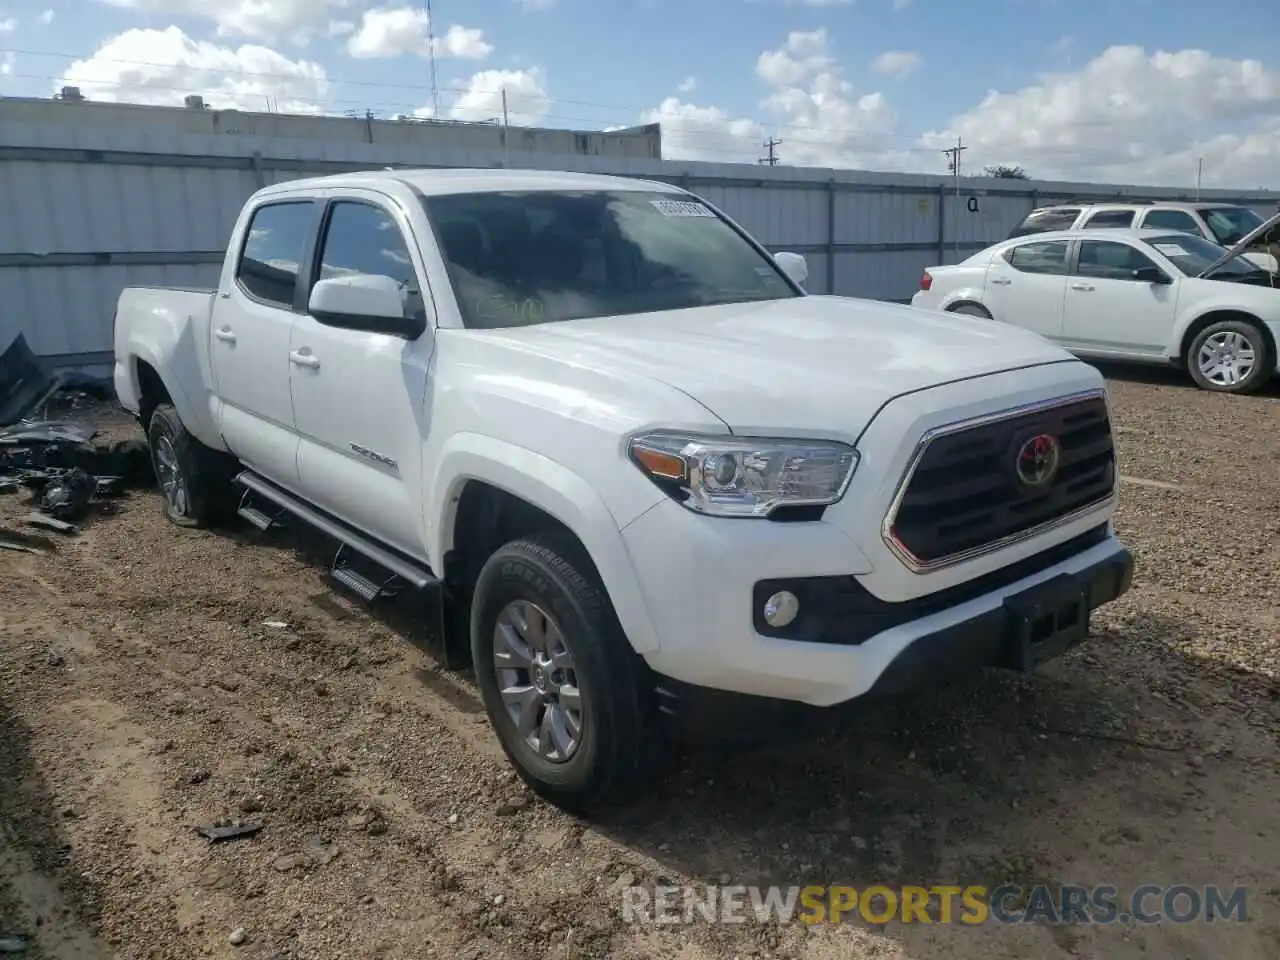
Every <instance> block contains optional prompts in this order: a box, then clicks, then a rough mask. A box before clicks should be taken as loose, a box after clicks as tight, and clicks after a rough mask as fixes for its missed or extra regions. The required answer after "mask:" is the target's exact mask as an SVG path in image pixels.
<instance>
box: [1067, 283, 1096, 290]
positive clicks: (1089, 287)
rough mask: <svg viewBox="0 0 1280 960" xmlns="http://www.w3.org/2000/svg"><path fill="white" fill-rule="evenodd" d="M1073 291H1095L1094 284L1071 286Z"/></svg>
mask: <svg viewBox="0 0 1280 960" xmlns="http://www.w3.org/2000/svg"><path fill="white" fill-rule="evenodd" d="M1071 289H1072V290H1086V291H1087V290H1092V289H1093V284H1092V283H1073V284H1072V285H1071Z"/></svg>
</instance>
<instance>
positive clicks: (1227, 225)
mask: <svg viewBox="0 0 1280 960" xmlns="http://www.w3.org/2000/svg"><path fill="white" fill-rule="evenodd" d="M1200 216H1202V217H1204V222H1205V223H1207V224H1208V225H1209V230H1210V231H1211V232H1212V233H1213V236H1214V239H1216V240H1217V241H1218V242H1219V243H1220V244H1222V245H1223V246H1224V247H1233V246H1235V245H1236V244H1237V243H1239V242H1240V241H1241V240H1243V239H1244V238H1245V236H1246V235H1247V234H1248V233H1249V231H1251V230H1253V229H1254V228H1255V227H1257V226H1259V225H1260V224H1261V223H1262V217H1260V216H1258V215H1257V214H1256V213H1254V212H1253V211H1252V210H1250V209H1249V208H1248V207H1202V208H1201V209H1200Z"/></svg>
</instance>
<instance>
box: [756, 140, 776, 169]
mask: <svg viewBox="0 0 1280 960" xmlns="http://www.w3.org/2000/svg"><path fill="white" fill-rule="evenodd" d="M781 143H782V141H781V140H777V139H775V138H773V137H770V138H769V139H767V140H766V141H765V142H764V148H765V150H767V151H769V152H768V153H767V154H766V155H765V156H763V157H761V158H760V159H759V160H758V161H756V162H757V163H767V164H768V165H769V166H771V167H776V166H777V165H778V154H777V152H776V150H775V148H776V147H778V146H779V145H780V144H781Z"/></svg>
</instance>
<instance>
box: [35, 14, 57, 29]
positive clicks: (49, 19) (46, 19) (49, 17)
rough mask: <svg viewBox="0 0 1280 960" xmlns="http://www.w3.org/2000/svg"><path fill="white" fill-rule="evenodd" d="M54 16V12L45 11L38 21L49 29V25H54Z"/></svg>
mask: <svg viewBox="0 0 1280 960" xmlns="http://www.w3.org/2000/svg"><path fill="white" fill-rule="evenodd" d="M53 16H54V14H53V11H52V10H45V11H44V12H42V13H41V14H40V16H38V17H36V19H37V20H38V21H40V22H41V23H43V24H44V25H45V26H46V27H47V26H48V25H49V24H51V23H53Z"/></svg>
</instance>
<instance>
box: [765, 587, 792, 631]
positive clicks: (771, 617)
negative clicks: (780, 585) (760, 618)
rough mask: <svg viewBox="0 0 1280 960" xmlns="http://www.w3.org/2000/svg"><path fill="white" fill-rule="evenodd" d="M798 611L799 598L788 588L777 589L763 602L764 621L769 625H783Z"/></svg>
mask: <svg viewBox="0 0 1280 960" xmlns="http://www.w3.org/2000/svg"><path fill="white" fill-rule="evenodd" d="M799 612H800V599H799V598H798V597H797V596H796V595H795V594H794V593H792V592H791V591H790V590H779V591H778V592H777V593H775V594H774V595H773V596H772V597H770V598H769V599H768V600H766V601H765V604H764V622H765V623H767V624H769V626H771V627H785V626H786V625H787V624H789V623H790V622H791V621H792V620H794V619H795V618H796V614H798V613H799Z"/></svg>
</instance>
